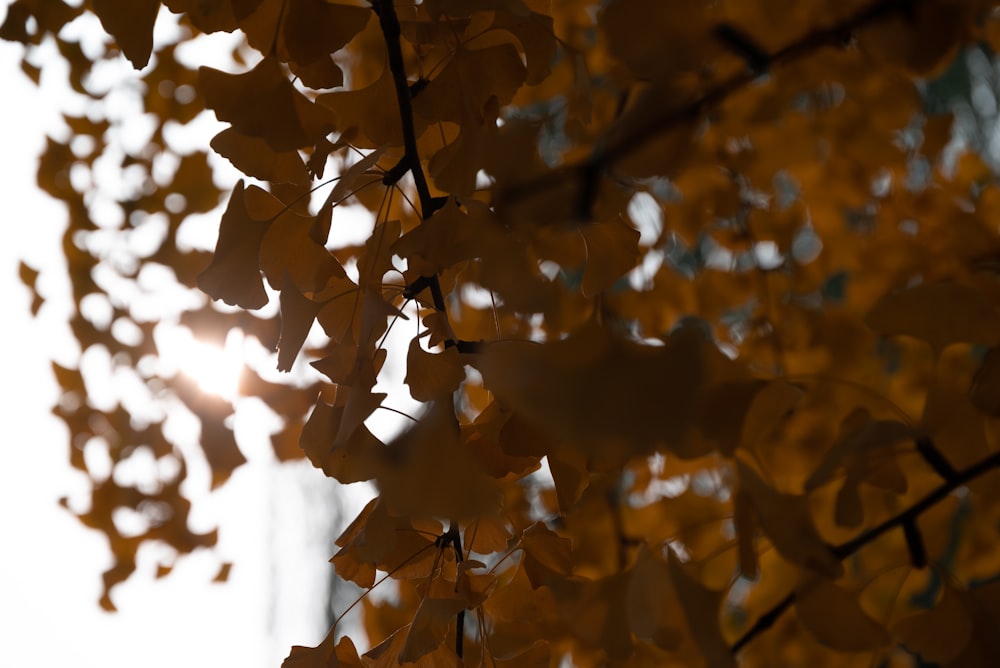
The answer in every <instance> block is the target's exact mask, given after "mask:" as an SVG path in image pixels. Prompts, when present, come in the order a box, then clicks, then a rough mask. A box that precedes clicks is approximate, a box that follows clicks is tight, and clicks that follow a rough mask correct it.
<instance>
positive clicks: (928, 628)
mask: <svg viewBox="0 0 1000 668" xmlns="http://www.w3.org/2000/svg"><path fill="white" fill-rule="evenodd" d="M972 628H973V625H972V620H971V619H970V616H969V613H968V610H967V609H966V603H965V602H964V601H963V600H962V597H961V596H960V594H959V593H958V592H956V591H955V588H954V586H953V585H951V584H949V583H948V582H944V583H942V592H941V599H940V600H939V601H938V602H937V603H936V604H935V605H934V607H932V608H931V609H930V610H927V611H925V612H921V613H919V614H916V615H912V616H909V617H906V618H904V619H901V620H899V621H898V622H896V623H895V624H893V625H892V635H893V638H894V639H896V640H898V641H899V642H901V643H903V644H904V645H906V646H907V647H909V648H910V649H912V650H914V651H915V652H917V653H918V654H920V656H921V657H922V658H923V659H924V660H925V661H934V662H936V663H943V664H947V663H948V662H950V661H952V660H953V659H955V658H956V657H957V656H958V655H959V654H960V653H961V652H962V650H963V649H964V648H965V646H966V645H967V644H968V643H969V640H970V639H971V637H972Z"/></svg>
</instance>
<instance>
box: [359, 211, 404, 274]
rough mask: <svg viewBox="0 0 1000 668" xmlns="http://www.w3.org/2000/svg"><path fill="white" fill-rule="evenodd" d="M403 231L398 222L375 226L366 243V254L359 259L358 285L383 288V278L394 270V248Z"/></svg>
mask: <svg viewBox="0 0 1000 668" xmlns="http://www.w3.org/2000/svg"><path fill="white" fill-rule="evenodd" d="M401 230H402V224H401V223H400V221H398V220H387V221H386V222H384V223H381V224H379V225H376V226H375V230H374V231H373V232H372V235H371V236H370V237H369V238H368V241H367V242H365V250H364V253H362V254H361V257H359V258H358V285H360V286H361V287H362V288H368V287H381V285H382V277H383V276H385V273H386V272H387V271H389V270H390V269H392V247H393V244H394V243H395V242H396V240H397V239H398V238H399V233H400V231H401Z"/></svg>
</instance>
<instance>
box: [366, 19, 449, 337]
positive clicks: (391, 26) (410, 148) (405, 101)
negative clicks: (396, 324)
mask: <svg viewBox="0 0 1000 668" xmlns="http://www.w3.org/2000/svg"><path fill="white" fill-rule="evenodd" d="M371 3H372V9H373V10H374V11H375V14H376V15H377V16H378V19H379V27H380V28H381V29H382V36H383V38H384V39H385V47H386V51H387V53H388V57H389V70H390V71H391V72H392V80H393V84H394V85H395V88H396V101H397V102H398V103H399V120H400V122H401V123H402V126H403V150H404V151H405V154H404V156H403V159H402V160H401V161H400V163H399V164H398V165H396V166H395V167H393V168H392V169H391V170H390V174H391V178H395V180H396V181H398V180H399V179H400V178H401V177H402V175H403V174H404V173H405V172H406V170H407V169H408V170H409V172H410V173H411V174H412V175H413V183H414V184H415V185H416V187H417V196H418V197H419V198H420V213H421V218H422V219H423V220H427V219H428V218H430V217H431V216H432V215H433V214H434V212H435V211H436V210H438V209H439V208H441V206H443V205H444V203H445V202H446V201H447V199H445V198H436V197H431V191H430V188H429V187H428V186H427V177H426V175H425V174H424V168H423V166H422V165H421V164H420V152H419V151H418V150H417V133H416V130H415V129H414V123H413V99H412V95H413V92H412V91H413V90H414V89H411V86H410V83H409V81H408V80H407V78H406V64H405V63H404V62H403V48H402V46H401V45H400V41H399V40H400V38H401V36H402V33H401V30H400V27H399V17H398V16H396V8H395V6H394V5H393V4H392V0H371ZM417 83H418V84H419V83H420V82H419V81H418V82H417ZM421 89H422V86H415V90H416V91H417V92H419V91H420V90H421ZM404 165H405V169H404V168H403V167H404ZM387 176H389V175H387ZM426 280H427V283H426V287H429V288H430V290H431V296H432V297H433V299H434V308H435V309H437V310H438V311H440V312H441V313H444V314H445V317H446V318H447V317H448V310H447V308H446V305H445V302H444V295H443V294H442V293H441V281H440V279H438V276H437V274H434V275H433V276H429V277H427V279H426ZM418 282H419V281H418ZM408 290H409V291H410V292H413V290H412V289H411V288H408ZM417 292H419V290H417ZM454 345H455V340H454V339H451V338H449V339H447V340H445V342H444V346H445V348H451V347H453V346H454Z"/></svg>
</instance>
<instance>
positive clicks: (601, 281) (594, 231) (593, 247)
mask: <svg viewBox="0 0 1000 668" xmlns="http://www.w3.org/2000/svg"><path fill="white" fill-rule="evenodd" d="M580 232H581V234H583V238H584V240H585V241H586V243H587V267H586V269H584V272H583V294H585V295H587V296H591V295H595V294H597V293H598V292H604V291H605V290H608V289H610V288H611V286H613V285H614V284H615V282H616V281H617V280H618V279H619V278H621V277H622V276H623V275H624V274H625V273H626V272H627V271H628V270H630V269H632V267H634V266H635V265H636V263H637V262H638V261H639V230H637V229H635V228H634V227H632V226H631V225H629V224H628V223H626V222H625V220H624V219H621V218H619V219H616V220H613V221H611V222H607V223H591V224H589V225H584V226H582V227H581V228H580Z"/></svg>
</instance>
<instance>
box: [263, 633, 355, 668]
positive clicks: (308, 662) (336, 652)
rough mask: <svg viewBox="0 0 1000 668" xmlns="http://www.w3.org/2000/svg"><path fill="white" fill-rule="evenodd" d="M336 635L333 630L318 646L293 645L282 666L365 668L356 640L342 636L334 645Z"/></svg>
mask: <svg viewBox="0 0 1000 668" xmlns="http://www.w3.org/2000/svg"><path fill="white" fill-rule="evenodd" d="M335 637H336V636H335V635H334V633H333V631H332V630H331V631H330V633H329V635H327V637H326V638H325V639H324V640H323V642H322V643H320V644H319V645H318V646H317V647H302V646H301V645H295V646H293V647H292V649H291V651H290V652H289V654H288V656H287V657H286V658H285V660H284V661H282V663H281V668H363V666H364V665H365V664H364V663H363V662H362V660H361V657H360V656H358V650H357V648H355V646H354V641H352V640H351V639H350V637H349V636H342V637H341V638H340V640H339V641H338V642H337V644H336V645H334V642H333V641H334V638H335Z"/></svg>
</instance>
